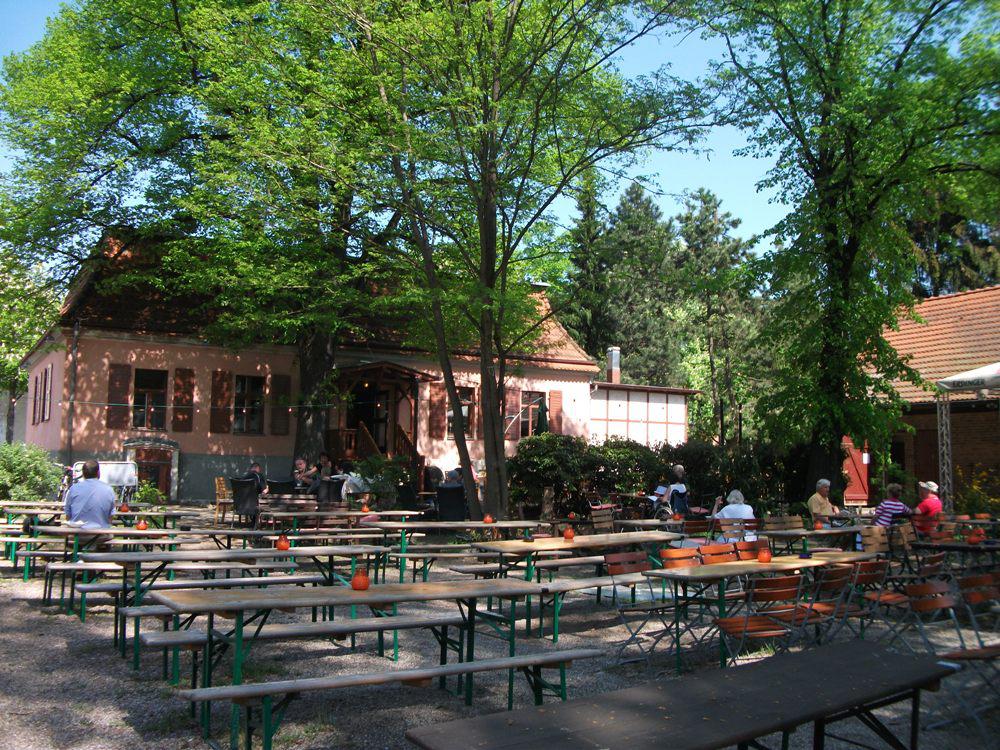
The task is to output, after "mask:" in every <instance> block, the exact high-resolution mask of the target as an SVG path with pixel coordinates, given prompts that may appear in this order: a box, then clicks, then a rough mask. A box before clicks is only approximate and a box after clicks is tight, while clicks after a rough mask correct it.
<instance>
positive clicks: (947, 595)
mask: <svg viewBox="0 0 1000 750" xmlns="http://www.w3.org/2000/svg"><path fill="white" fill-rule="evenodd" d="M972 588H975V587H972V586H971V585H970V589H972ZM906 595H907V597H908V599H909V616H908V617H907V625H908V626H909V627H910V628H912V629H913V630H915V631H916V632H917V633H918V634H919V636H920V643H919V644H917V645H916V646H915V645H914V644H912V643H911V642H909V641H907V640H906V639H905V638H901V639H900V640H901V641H902V643H904V644H905V645H906V646H907V647H909V648H910V650H912V651H914V652H916V653H919V652H920V651H921V650H923V651H926V652H927V653H930V654H933V655H935V656H939V657H941V658H942V659H945V660H947V661H951V662H955V663H956V664H958V665H959V666H960V668H961V673H962V674H963V675H967V676H968V679H966V680H961V679H959V678H958V676H956V677H953V678H949V679H947V680H944V681H943V682H942V686H943V687H944V691H943V692H946V693H947V694H948V695H949V696H950V697H951V698H952V700H953V701H954V703H955V704H957V706H958V707H959V708H960V709H961V710H962V712H964V713H965V714H966V715H967V716H968V717H969V718H970V719H972V720H973V722H975V724H976V728H977V729H978V731H979V733H980V734H981V735H982V738H983V740H984V742H985V744H984V745H983V747H989V746H991V744H992V743H993V742H994V740H995V738H994V737H993V736H992V735H990V734H989V733H988V732H987V730H986V727H985V726H984V725H983V722H982V719H980V718H979V714H980V713H981V712H982V711H983V710H985V709H988V708H992V707H993V705H995V704H994V703H989V702H986V701H984V700H983V688H987V689H989V690H991V691H992V692H993V695H994V698H997V697H1000V680H997V670H996V666H995V662H996V659H998V658H1000V643H994V644H987V643H985V642H984V641H983V640H982V638H981V636H980V634H979V632H978V630H973V632H972V635H971V636H970V635H968V634H967V633H968V631H966V630H964V629H963V628H962V625H961V623H960V622H959V619H958V617H957V616H956V609H958V608H959V607H962V608H965V604H964V602H962V601H961V600H960V599H959V597H958V596H956V595H955V594H954V592H953V591H952V587H951V585H950V584H949V583H948V582H947V581H929V582H927V583H916V584H911V585H909V586H907V587H906ZM941 630H945V631H946V632H948V633H950V634H952V635H953V636H955V639H953V640H952V641H951V642H949V643H941V642H940V637H937V638H936V637H935V636H937V635H938V632H940V631H941ZM956 639H957V643H958V644H959V648H954V643H955V640H956ZM921 647H922V648H921ZM976 678H979V679H976ZM942 697H943V696H942ZM946 708H951V709H953V707H951V706H947V707H946V706H940V707H939V708H938V710H937V711H935V713H936V714H939V715H940V716H941V718H940V719H938V720H935V721H929V722H928V723H927V724H925V727H926V728H928V729H933V728H935V727H939V726H944V725H946V724H950V723H952V722H954V721H957V720H958V718H959V717H957V716H956V715H955V711H954V710H946Z"/></svg>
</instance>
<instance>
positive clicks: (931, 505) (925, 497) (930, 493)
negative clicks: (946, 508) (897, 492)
mask: <svg viewBox="0 0 1000 750" xmlns="http://www.w3.org/2000/svg"><path fill="white" fill-rule="evenodd" d="M937 491H938V486H937V483H936V482H920V483H919V484H917V496H918V497H919V498H920V502H919V503H917V507H916V508H914V509H913V528H914V529H916V530H917V531H919V532H920V533H921V534H929V533H930V532H931V531H933V530H934V527H935V526H937V520H936V519H937V516H938V514H939V513H941V498H940V497H938V494H937Z"/></svg>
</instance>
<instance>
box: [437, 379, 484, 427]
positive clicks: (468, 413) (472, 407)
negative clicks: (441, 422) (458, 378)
mask: <svg viewBox="0 0 1000 750" xmlns="http://www.w3.org/2000/svg"><path fill="white" fill-rule="evenodd" d="M455 390H457V391H458V398H459V401H461V402H462V413H463V415H464V417H465V437H466V439H467V440H476V439H477V435H476V389H475V387H474V386H471V385H459V386H456V387H455ZM445 399H446V401H445V405H446V407H447V408H446V409H445V412H444V417H445V428H444V435H445V438H446V439H448V440H454V439H455V428H454V424H455V422H454V420H455V412H454V411H453V410H452V408H451V399H450V398H448V395H447V392H445Z"/></svg>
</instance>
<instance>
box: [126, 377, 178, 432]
mask: <svg viewBox="0 0 1000 750" xmlns="http://www.w3.org/2000/svg"><path fill="white" fill-rule="evenodd" d="M154 374H155V375H156V377H160V376H162V380H163V383H162V386H161V385H159V384H157V385H148V384H145V385H140V383H139V379H140V377H144V378H147V379H149V380H151V379H152V376H153V375H154ZM169 391H170V371H169V370H154V369H152V368H140V367H136V368H135V369H134V370H133V371H132V417H131V427H132V429H133V430H146V431H148V432H166V431H167V399H168V397H169V395H170V394H169Z"/></svg>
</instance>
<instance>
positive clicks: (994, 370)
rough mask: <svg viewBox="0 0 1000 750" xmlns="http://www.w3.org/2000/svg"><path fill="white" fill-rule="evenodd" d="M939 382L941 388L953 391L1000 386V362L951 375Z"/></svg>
mask: <svg viewBox="0 0 1000 750" xmlns="http://www.w3.org/2000/svg"><path fill="white" fill-rule="evenodd" d="M937 384H938V388H940V389H941V390H943V391H952V392H954V391H981V390H983V389H984V388H986V389H989V388H1000V362H994V363H993V364H992V365H985V366H983V367H977V368H976V369H975V370H967V371H966V372H960V373H958V374H957V375H950V376H949V377H947V378H945V379H944V380H939V381H938V382H937Z"/></svg>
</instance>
